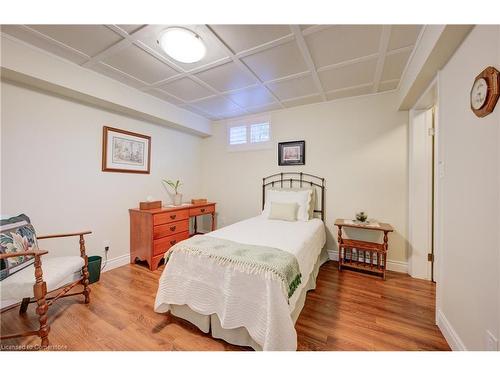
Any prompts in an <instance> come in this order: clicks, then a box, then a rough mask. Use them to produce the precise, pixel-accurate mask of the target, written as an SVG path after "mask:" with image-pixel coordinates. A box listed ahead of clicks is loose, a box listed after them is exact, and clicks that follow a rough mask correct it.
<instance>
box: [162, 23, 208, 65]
mask: <svg viewBox="0 0 500 375" xmlns="http://www.w3.org/2000/svg"><path fill="white" fill-rule="evenodd" d="M158 43H159V44H160V47H161V49H163V50H164V51H165V53H166V54H167V55H169V56H170V57H172V58H173V59H175V60H177V61H180V62H182V63H194V62H197V61H200V60H201V59H202V58H203V57H205V53H206V52H207V48H206V47H205V44H204V43H203V41H202V40H201V38H200V36H199V35H198V34H196V33H194V32H193V31H191V30H188V29H184V28H182V27H170V28H168V29H165V30H163V32H162V33H161V34H160V37H159V39H158Z"/></svg>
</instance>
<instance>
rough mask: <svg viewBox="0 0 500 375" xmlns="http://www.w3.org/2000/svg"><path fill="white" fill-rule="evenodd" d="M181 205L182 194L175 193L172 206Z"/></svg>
mask: <svg viewBox="0 0 500 375" xmlns="http://www.w3.org/2000/svg"><path fill="white" fill-rule="evenodd" d="M181 204H182V194H180V193H177V194H175V195H174V206H180V205H181Z"/></svg>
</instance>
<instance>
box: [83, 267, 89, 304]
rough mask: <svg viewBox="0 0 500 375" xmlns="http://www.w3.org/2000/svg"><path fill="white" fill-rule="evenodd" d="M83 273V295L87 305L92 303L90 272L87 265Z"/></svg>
mask: <svg viewBox="0 0 500 375" xmlns="http://www.w3.org/2000/svg"><path fill="white" fill-rule="evenodd" d="M85 263H86V262H85ZM82 273H83V279H82V285H83V295H84V296H85V303H90V287H89V271H88V269H87V265H86V264H85V266H84V267H83V269H82Z"/></svg>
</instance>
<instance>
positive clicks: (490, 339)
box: [486, 330, 498, 351]
mask: <svg viewBox="0 0 500 375" xmlns="http://www.w3.org/2000/svg"><path fill="white" fill-rule="evenodd" d="M486 350H488V351H497V350H498V340H497V338H496V337H495V336H493V333H491V332H490V331H488V330H487V331H486Z"/></svg>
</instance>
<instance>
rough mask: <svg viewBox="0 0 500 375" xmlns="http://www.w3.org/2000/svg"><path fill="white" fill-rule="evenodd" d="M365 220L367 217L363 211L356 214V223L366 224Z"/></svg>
mask: <svg viewBox="0 0 500 375" xmlns="http://www.w3.org/2000/svg"><path fill="white" fill-rule="evenodd" d="M366 219H368V215H367V214H366V213H365V212H364V211H361V212H358V213H357V214H356V220H357V221H359V222H361V223H364V222H366Z"/></svg>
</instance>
